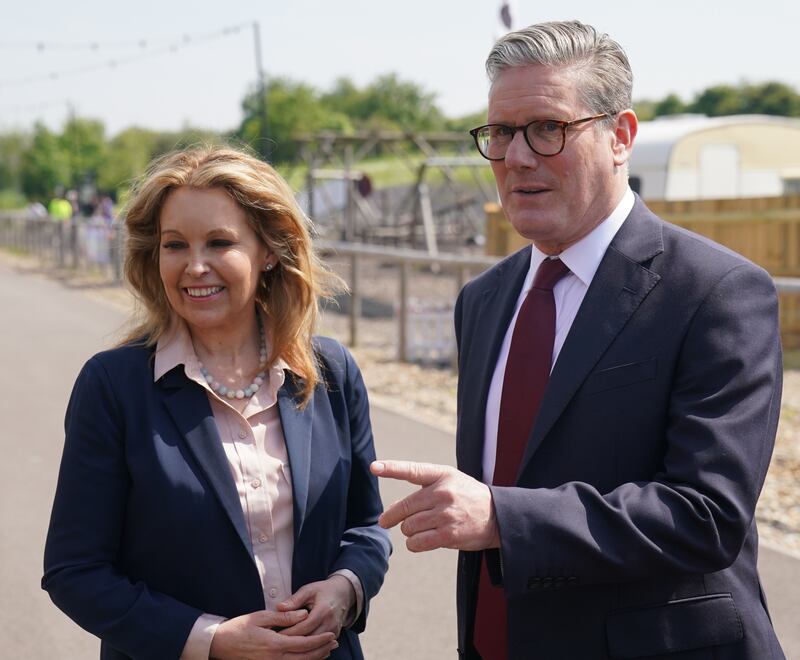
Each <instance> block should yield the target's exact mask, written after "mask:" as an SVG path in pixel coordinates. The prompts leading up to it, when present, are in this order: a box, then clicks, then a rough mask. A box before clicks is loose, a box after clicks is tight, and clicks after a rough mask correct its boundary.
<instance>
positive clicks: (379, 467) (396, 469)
mask: <svg viewBox="0 0 800 660" xmlns="http://www.w3.org/2000/svg"><path fill="white" fill-rule="evenodd" d="M369 469H370V471H371V472H372V474H374V475H375V476H377V477H385V478H387V479H399V480H401V481H407V482H408V483H411V484H416V485H417V486H430V485H431V484H432V483H433V482H435V481H436V480H437V479H439V478H441V477H443V476H444V475H445V474H447V473H448V472H449V471H450V470H452V468H451V467H450V466H448V465H436V464H435V463H416V462H414V461H373V462H372V465H370V466H369Z"/></svg>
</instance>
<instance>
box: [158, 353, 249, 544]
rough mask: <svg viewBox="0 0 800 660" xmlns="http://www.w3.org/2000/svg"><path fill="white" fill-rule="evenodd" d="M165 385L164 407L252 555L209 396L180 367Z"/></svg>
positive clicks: (237, 495) (167, 379)
mask: <svg viewBox="0 0 800 660" xmlns="http://www.w3.org/2000/svg"><path fill="white" fill-rule="evenodd" d="M162 385H163V386H164V388H165V389H166V390H168V391H167V392H166V393H165V396H164V404H165V405H166V407H167V410H168V411H169V414H170V415H171V417H172V419H173V420H174V422H175V424H176V425H177V427H178V429H179V431H180V432H181V434H182V435H183V437H184V439H185V440H186V444H187V446H188V447H189V450H190V451H191V453H192V455H193V456H194V458H195V460H196V461H197V463H198V465H199V466H200V469H201V470H202V471H203V473H204V474H205V476H206V478H207V479H208V483H209V484H210V485H211V488H212V489H213V490H214V493H215V495H216V496H217V499H218V500H219V502H220V504H221V505H222V508H223V509H224V510H225V513H227V514H228V518H230V521H231V524H232V525H233V527H234V529H235V530H236V533H237V534H238V535H239V538H240V539H241V541H242V543H243V544H244V546H245V547H246V548H247V552H248V553H249V554H250V556H252V555H253V549H252V544H251V543H250V536H249V534H248V532H247V524H246V523H245V519H244V513H243V512H242V506H241V503H240V502H239V494H238V492H237V491H236V484H234V482H233V477H232V476H231V471H230V467H229V465H228V459H227V457H226V456H225V450H224V449H223V448H222V439H221V438H220V436H219V431H218V430H217V425H216V423H215V421H214V415H213V413H212V412H211V406H210V404H209V403H208V395H207V394H206V392H205V390H203V389H202V388H201V387H200V386H198V385H197V384H196V383H193V382H191V381H190V380H188V379H187V378H186V377H185V375H184V374H183V372H182V370H180V369H178V368H176V369H173V370H171V371H169V372H167V373H166V374H164V376H163V378H162ZM169 390H171V391H169Z"/></svg>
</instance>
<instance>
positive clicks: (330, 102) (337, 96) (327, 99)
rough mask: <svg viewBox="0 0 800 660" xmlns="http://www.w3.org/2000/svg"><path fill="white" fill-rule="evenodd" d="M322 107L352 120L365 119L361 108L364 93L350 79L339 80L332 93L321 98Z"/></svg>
mask: <svg viewBox="0 0 800 660" xmlns="http://www.w3.org/2000/svg"><path fill="white" fill-rule="evenodd" d="M320 103H321V105H322V106H323V107H324V108H325V109H326V110H328V111H330V112H338V113H340V114H343V115H346V116H347V117H350V118H351V119H361V118H363V117H362V116H361V115H362V109H361V106H362V105H363V103H364V92H363V91H361V90H360V89H358V87H356V85H355V83H354V82H353V81H352V80H350V78H344V77H343V78H338V79H337V80H336V82H334V83H333V86H332V87H331V89H330V91H328V92H325V93H324V94H323V95H322V96H321V97H320Z"/></svg>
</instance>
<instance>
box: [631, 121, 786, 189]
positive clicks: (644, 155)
mask: <svg viewBox="0 0 800 660" xmlns="http://www.w3.org/2000/svg"><path fill="white" fill-rule="evenodd" d="M630 176H631V185H632V187H633V188H634V189H635V190H638V192H639V194H640V195H641V196H642V197H643V198H644V199H653V200H655V199H722V198H739V197H774V196H780V195H786V194H797V193H800V119H794V118H788V117H774V116H769V115H731V116H728V117H706V116H704V115H674V116H669V117H663V118H658V119H656V120H654V121H646V122H641V123H640V124H639V133H638V135H637V137H636V141H635V143H634V148H633V154H632V156H631V160H630Z"/></svg>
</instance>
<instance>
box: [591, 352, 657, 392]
mask: <svg viewBox="0 0 800 660" xmlns="http://www.w3.org/2000/svg"><path fill="white" fill-rule="evenodd" d="M655 377H656V359H655V358H650V359H649V360H645V361H644V362H632V363H631V364H621V365H619V366H618V367H610V368H609V369H602V370H600V371H595V372H594V373H593V374H590V375H589V377H588V378H587V379H586V385H585V389H586V393H587V394H594V393H595V392H602V391H603V390H611V389H614V388H616V387H625V386H626V385H631V384H632V383H639V382H641V381H644V380H652V379H653V378H655Z"/></svg>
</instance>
